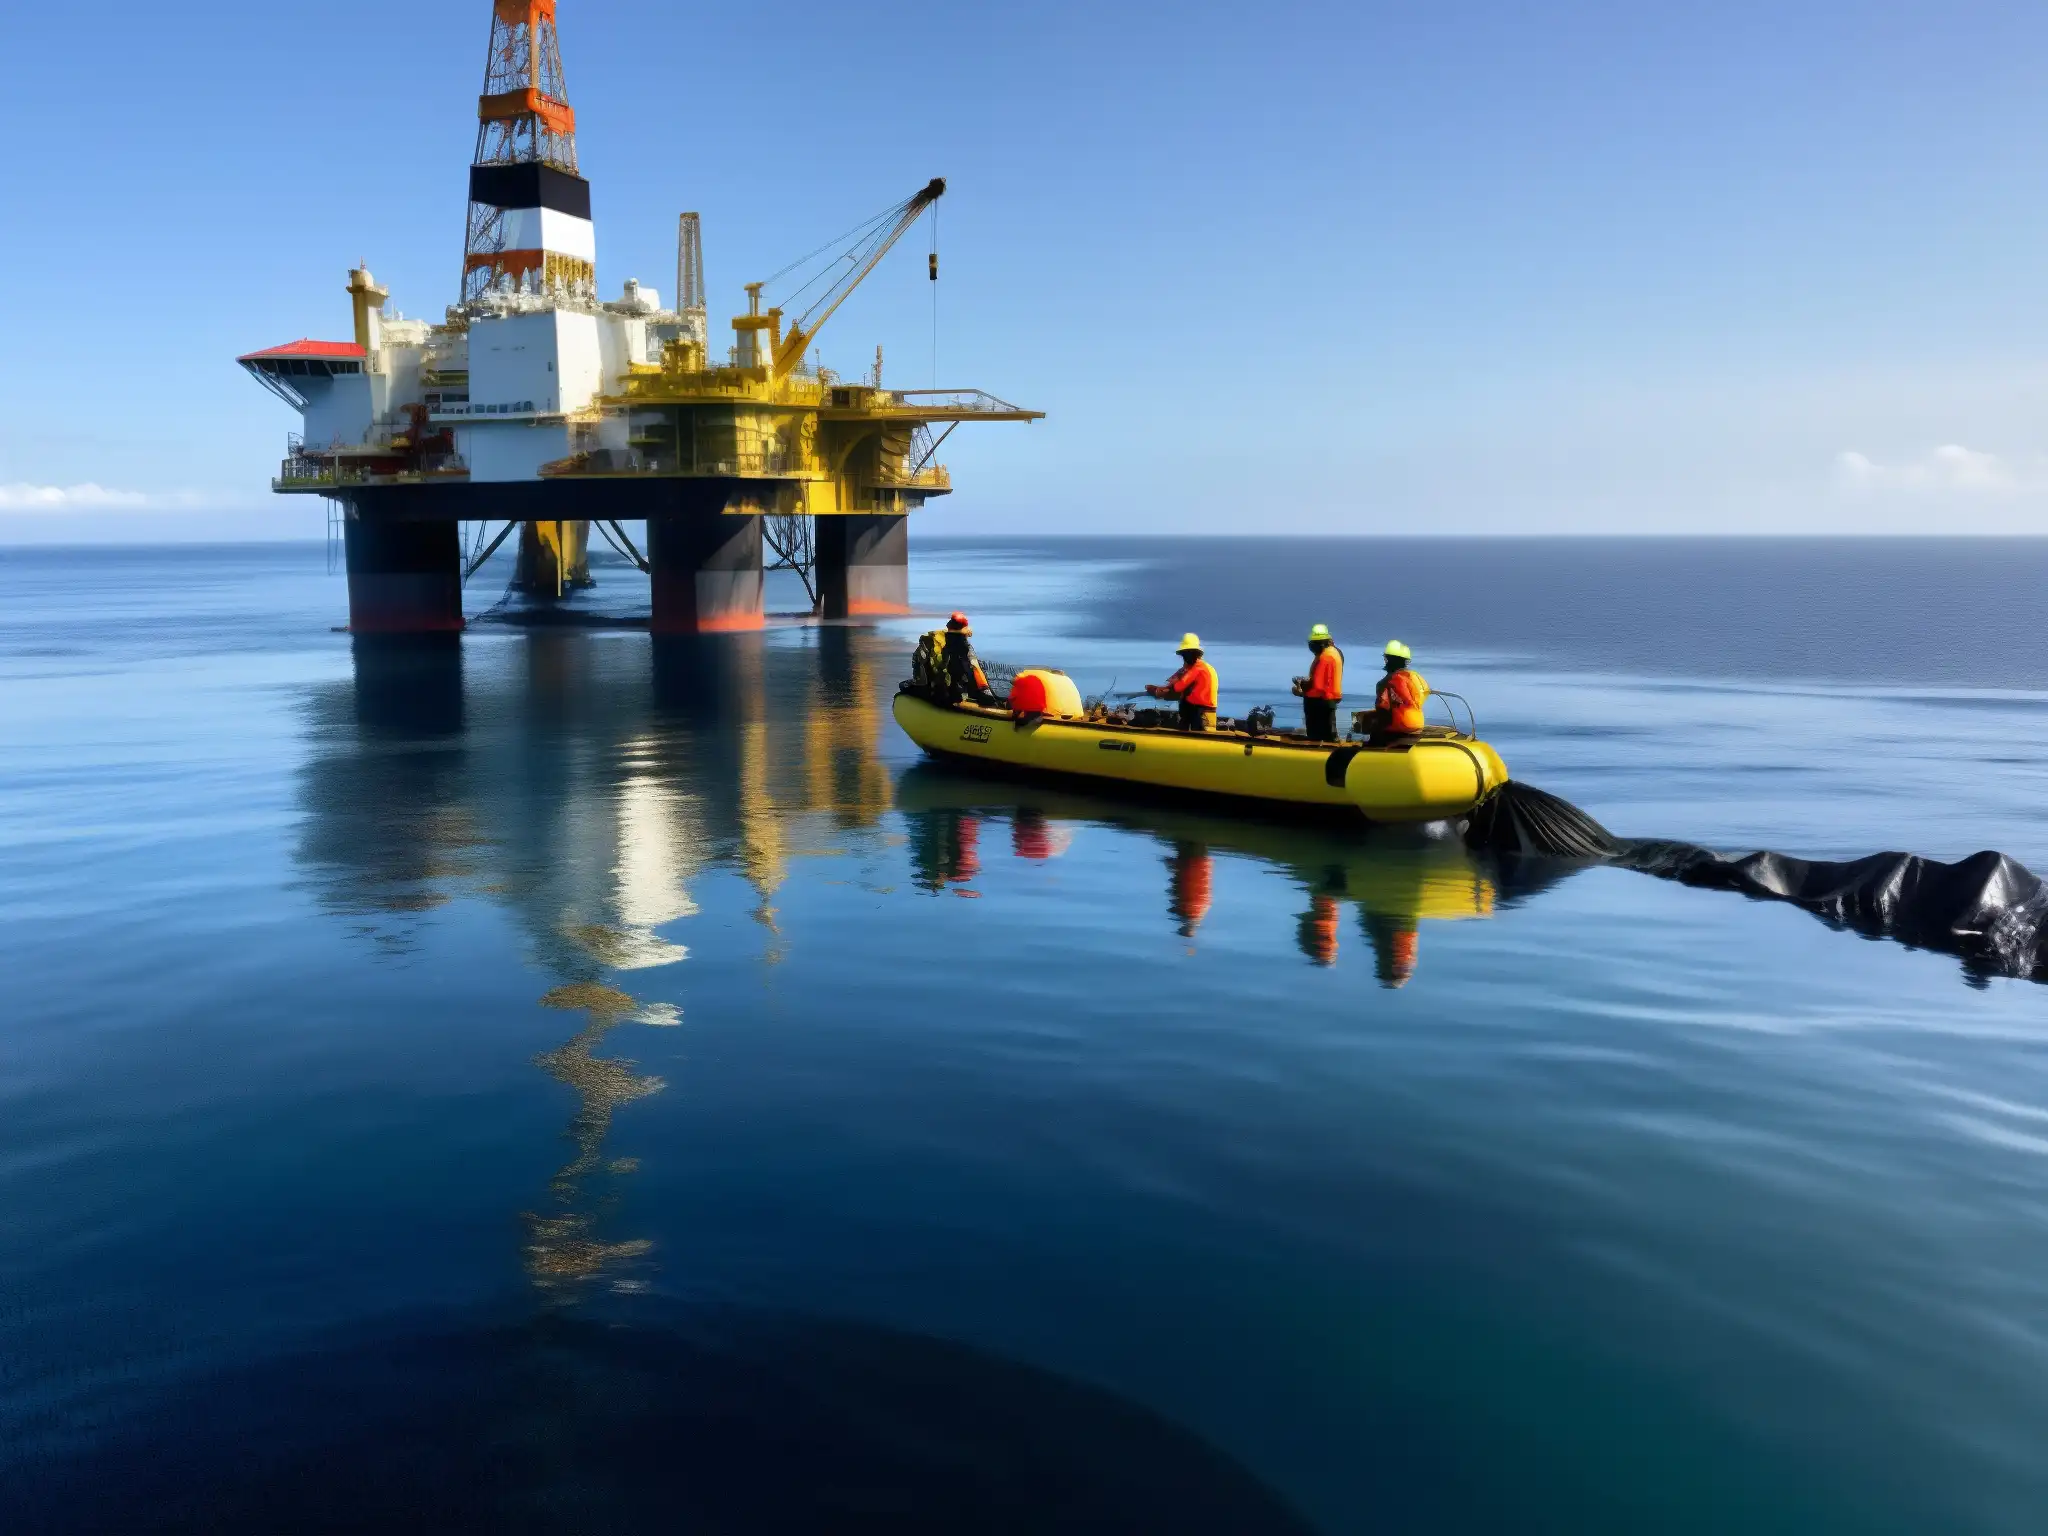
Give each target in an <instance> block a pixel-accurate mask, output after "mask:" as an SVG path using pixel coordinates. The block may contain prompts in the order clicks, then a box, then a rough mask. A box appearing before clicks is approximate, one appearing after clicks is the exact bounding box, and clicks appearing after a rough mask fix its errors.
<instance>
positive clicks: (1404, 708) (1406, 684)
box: [1372, 640, 1429, 737]
mask: <svg viewBox="0 0 2048 1536" xmlns="http://www.w3.org/2000/svg"><path fill="white" fill-rule="evenodd" d="M1414 656H1415V653H1414V652H1413V651H1411V650H1409V649H1408V647H1407V646H1405V645H1403V644H1402V643H1401V642H1400V641H1398V640H1389V641H1388V642H1387V653H1386V666H1387V675H1386V676H1385V677H1382V678H1381V679H1380V686H1379V690H1378V692H1377V693H1376V694H1375V695H1374V697H1373V712H1372V730H1373V735H1374V736H1375V737H1386V736H1419V735H1421V734H1422V705H1423V701H1424V700H1426V699H1427V698H1428V697H1429V684H1428V683H1426V682H1424V681H1423V680H1422V674H1421V673H1420V672H1415V671H1411V670H1410V669H1409V666H1408V663H1409V662H1410V661H1412V660H1413V659H1414Z"/></svg>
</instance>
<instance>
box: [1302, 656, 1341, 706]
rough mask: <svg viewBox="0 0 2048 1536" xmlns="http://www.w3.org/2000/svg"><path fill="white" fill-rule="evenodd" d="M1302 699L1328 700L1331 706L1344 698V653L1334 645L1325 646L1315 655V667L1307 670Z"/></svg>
mask: <svg viewBox="0 0 2048 1536" xmlns="http://www.w3.org/2000/svg"><path fill="white" fill-rule="evenodd" d="M1302 697H1303V698H1309V699H1328V700H1329V701H1330V702H1331V703H1332V704H1335V703H1337V702H1339V701H1340V700H1341V699H1342V698H1343V697H1344V653H1343V652H1342V651H1340V650H1338V649H1337V647H1336V646H1334V645H1326V646H1324V647H1323V648H1322V649H1321V650H1320V651H1318V652H1317V653H1316V659H1315V665H1314V666H1312V667H1310V668H1309V669H1308V688H1307V689H1306V690H1305V691H1304V693H1303V694H1302Z"/></svg>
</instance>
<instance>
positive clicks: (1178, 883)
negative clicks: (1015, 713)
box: [896, 763, 1563, 986]
mask: <svg viewBox="0 0 2048 1536" xmlns="http://www.w3.org/2000/svg"><path fill="white" fill-rule="evenodd" d="M896 803H897V807H898V809H899V810H901V811H902V812H903V813H904V815H905V816H906V817H908V818H909V820H910V822H911V826H912V832H911V848H912V853H913V857H914V859H915V860H916V863H917V878H918V883H919V884H920V885H921V886H923V887H925V888H926V889H929V890H941V889H946V888H948V887H952V886H957V885H959V884H961V883H963V882H964V881H966V880H970V879H972V878H974V877H975V876H976V875H977V874H979V873H981V872H982V856H981V851H982V849H983V848H984V846H985V845H986V842H987V840H988V834H987V832H986V830H985V827H984V823H985V822H995V823H998V824H999V823H1000V822H1002V821H1005V820H1007V821H1008V822H1009V823H1010V827H1011V843H1012V849H1013V851H1014V852H1015V853H1017V855H1018V856H1019V857H1022V858H1027V859H1031V858H1047V857H1054V856H1056V853H1055V852H1053V850H1063V849H1064V848H1065V846H1066V845H1067V844H1068V843H1069V842H1071V841H1072V839H1073V829H1074V828H1075V827H1076V826H1081V825H1089V824H1092V825H1098V826H1103V825H1106V826H1113V827H1116V828H1118V829H1119V830H1122V831H1125V832H1137V833H1143V834H1146V835H1149V836H1151V837H1154V838H1156V839H1158V840H1159V842H1161V843H1162V844H1164V845H1165V847H1166V854H1165V863H1166V870H1167V880H1166V909H1167V913H1168V915H1169V916H1170V917H1171V918H1172V920H1173V922H1174V925H1175V928H1176V930H1177V931H1178V932H1179V933H1180V935H1181V936H1182V937H1184V938H1188V939H1192V938H1194V937H1195V935H1196V933H1197V931H1198V930H1199V929H1200V927H1201V925H1202V923H1203V921H1204V920H1205V919H1206V918H1207V917H1208V915H1209V912H1210V909H1211V907H1212V906H1213V905H1214V901H1215V886H1216V873H1215V862H1216V860H1217V858H1218V857H1219V856H1220V857H1231V856H1235V857H1240V858H1248V859H1252V860H1255V861H1257V862H1259V863H1261V864H1264V865H1266V866H1268V867H1270V868H1272V869H1274V870H1276V871H1278V872H1279V873H1281V874H1282V875H1284V876H1285V877H1287V878H1288V879H1289V880H1290V881H1291V882H1292V883H1293V884H1295V885H1296V886H1297V887H1299V888H1300V890H1301V891H1302V892H1303V894H1304V897H1305V899H1306V907H1305V909H1304V911H1303V912H1302V913H1301V916H1300V919H1299V928H1298V934H1297V938H1298V941H1299V943H1300V946H1301V949H1302V952H1303V953H1304V955H1306V956H1307V957H1308V958H1309V959H1310V960H1311V961H1313V962H1315V963H1317V964H1319V965H1329V964H1333V963H1335V961H1336V959H1337V956H1338V952H1339V949H1340V947H1341V943H1342V938H1341V920H1342V914H1343V911H1344V909H1345V907H1346V906H1350V907H1352V908H1354V909H1355V910H1356V912H1357V916H1358V922H1359V926H1360V929H1361V931H1362V933H1363V935H1364V937H1365V939H1366V942H1367V944H1368V946H1369V948H1370V949H1371V951H1372V954H1373V962H1374V970H1375V973H1376V974H1377V976H1378V977H1379V979H1380V981H1382V982H1383V983H1385V984H1386V985H1388V986H1400V985H1402V984H1404V983H1405V982H1406V981H1407V980H1408V978H1409V977H1410V976H1411V975H1412V974H1413V973H1414V971H1415V967H1416V963H1417V958H1418V949H1419V942H1420V928H1421V926H1422V924H1424V923H1429V922H1454V921H1457V920H1460V919H1464V918H1479V917H1489V916H1491V915H1492V914H1493V912H1494V910H1495V909H1496V907H1497V906H1498V905H1499V904H1500V903H1501V902H1502V901H1503V900H1505V899H1512V897H1514V896H1517V895H1521V894H1524V893H1525V892H1526V891H1527V890H1528V889H1529V888H1530V887H1529V886H1528V884H1527V877H1526V876H1523V877H1522V878H1521V879H1520V880H1518V881H1517V882H1516V883H1514V884H1510V883H1509V878H1510V876H1512V875H1520V874H1521V872H1520V871H1506V870H1504V869H1503V866H1501V865H1500V864H1499V863H1498V862H1496V861H1494V860H1492V859H1490V858H1488V857H1487V856H1485V855H1482V854H1475V853H1473V852H1472V851H1471V850H1469V849H1467V848H1466V847H1465V846H1464V844H1462V843H1461V842H1459V841H1458V840H1457V839H1455V838H1450V837H1431V836H1427V835H1425V834H1422V833H1421V832H1419V831H1417V830H1413V829H1398V828H1397V829H1391V830H1384V831H1383V830H1378V829H1374V828H1371V827H1362V826H1361V827H1342V828H1337V829H1333V828H1330V827H1327V826H1315V825H1308V824H1304V823H1302V822H1300V821H1297V820H1278V819H1260V818H1257V817H1243V816H1224V815H1215V814H1204V813H1203V812H1201V811H1199V810H1193V809H1186V808H1182V807H1176V806H1150V805H1138V804H1134V803H1133V802H1131V801H1130V800H1128V799H1122V798H1115V797H1111V796H1108V795H1090V794H1088V793H1086V792H1084V791H1077V790H1068V789H1064V788H1060V787H1055V786H1051V785H1045V784H1039V783H1034V782H1031V781H1028V780H1011V779H994V778H990V777H987V776H984V775H978V774H962V773H954V772H949V771H948V770H947V769H946V767H944V766H943V765H940V764H935V763H920V764H917V765H915V766H913V767H912V768H910V769H909V770H907V771H906V772H905V773H904V774H903V775H902V776H901V777H900V778H899V779H898V780H897V783H896ZM1562 872H1563V871H1558V873H1562Z"/></svg>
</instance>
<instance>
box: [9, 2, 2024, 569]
mask: <svg viewBox="0 0 2048 1536" xmlns="http://www.w3.org/2000/svg"><path fill="white" fill-rule="evenodd" d="M560 3H561V17H562V20H561V31H562V42H563V49H564V55H565V62H566V66H567V71H568V78H569V87H570V95H571V97H572V100H573V102H574V105H575V106H576V109H577V112H578V117H579V141H580V147H581V152H582V160H583V167H584V170H585V173H586V174H587V175H588V176H589V177H590V179H591V182H592V185H593V194H594V203H595V212H596V218H597V225H598V265H599V274H600V282H601V286H602V287H603V288H604V290H605V291H606V292H607V293H611V292H615V291H616V290H617V288H618V286H619V284H620V283H621V282H622V281H623V279H624V278H626V277H628V276H637V277H639V278H641V279H642V280H643V281H646V282H650V283H653V284H655V285H657V286H658V287H659V288H660V289H661V290H662V291H663V293H664V294H666V293H668V291H669V290H670V289H671V287H672V285H673V281H674V228H675V215H676V213H677V212H678V211H679V210H681V209H683V208H696V209H699V210H701V211H702V213H703V215H704V221H705V242H706V250H707V258H708V266H709V269H710V270H709V276H710V283H711V289H712V296H713V301H714V305H713V322H714V325H717V324H718V323H719V321H720V319H721V317H722V316H723V315H726V314H730V313H733V312H735V311H736V310H737V308H738V307H739V301H740V293H739V285H740V284H741V283H742V282H744V281H746V280H747V279H749V278H752V277H759V276H765V275H766V274H767V273H769V272H771V271H773V270H774V269H775V268H777V267H780V266H781V265H783V264H784V263H785V262H786V261H788V260H789V259H790V258H791V257H793V256H795V255H798V254H800V253H801V252H803V251H805V250H807V249H809V248H810V247H811V246H813V245H815V244H817V243H818V242H819V241H820V240H823V239H825V238H826V237H828V236H830V235H832V234H834V233H836V232H837V231H839V230H841V229H843V228H845V227H847V226H849V225H852V224H853V223H855V222H857V221H858V220H859V219H861V218H863V217H864V216H866V215H867V214H870V213H872V212H875V211H876V210H878V209H880V208H882V207H884V206H886V205H887V204H889V203H891V202H893V201H895V200H897V199H898V198H900V197H902V196H905V195H907V194H908V193H909V192H910V191H912V190H914V189H915V188H916V187H918V186H920V185H921V184H922V183H923V182H924V181H925V180H926V179H927V178H928V177H930V176H932V175H935V174H937V175H944V176H946V177H947V178H948V179H949V181H950V183H951V192H950V193H949V195H948V197H947V199H946V202H945V204H944V205H943V211H942V216H941V227H940V233H941V243H942V249H943V255H944V280H943V281H942V283H941V285H940V287H941V305H942V310H941V316H940V344H939V345H940V356H939V370H938V373H939V382H940V383H942V384H946V385H963V386H964V385H973V386H979V387H982V388H986V389H990V390H992V391H994V392H996V393H998V394H1000V395H1003V396H1005V397H1006V398H1009V399H1013V400H1018V401H1021V402H1025V403H1028V404H1031V405H1035V406H1038V407H1041V408H1043V409H1045V410H1047V411H1048V412H1050V413H1051V414H1050V418H1049V420H1047V421H1046V422H1043V423H1040V424H1038V425H1035V426H1033V427H1029V428H1023V427H987V428H983V429H980V430H979V431H977V432H973V433H970V432H968V431H966V430H963V431H962V432H961V433H959V434H956V436H955V437H954V439H953V441H952V443H950V444H949V445H948V448H947V453H946V457H947V459H948V460H949V461H950V463H951V464H952V465H953V468H954V472H955V480H956V483H957V484H958V485H959V487H960V490H959V493H958V494H956V495H955V496H954V497H952V498H951V499H950V501H949V502H947V503H942V504H939V505H937V506H936V507H935V508H934V510H933V511H932V513H931V514H930V520H929V522H928V523H927V524H926V525H925V526H928V527H932V528H933V529H934V530H937V529H939V528H943V529H945V530H948V531H957V532H978V531H997V530H1001V531H1012V530H1019V531H1021V530H1044V531H1048V532H1069V531H1117V532H1182V531H1185V532H1232V531H1274V530H1286V531H1301V532H1357V533H1380V532H1401V531H1410V532H1457V533H1468V532H1469V533H1483V532H1616V531H1623V532H1700V531H1714V530H1726V531H1731V532H1754V531H1797V532H1810V531H1845V532H1852V531H1885V532H1903V531H1920V530H1924V531H1936V532H1961V531H1980V532H2022V531H2028V532H2030V531H2034V530H2035V529H2037V528H2040V527H2043V526H2044V524H2043V521H2042V514H2043V512H2044V511H2048V301H2044V298H2043V278H2044V268H2048V262H2044V257H2048V239H2044V236H2048V229H2044V209H2048V184H2044V183H2048V153H2044V152H2048V92H2043V91H2042V90H2041V88H2040V71H2041V67H2042V64H2043V62H2044V60H2048V7H2042V6H2038V5H2035V6H2019V5H2013V6H1988V5H1969V4H1949V5H1941V6H1937V5H1887V4H1882V3H1864V4H1854V5H1851V4H1821V3H1804V4H1801V3H1797V0H1779V3H1777V4H1770V5H1763V4H1757V5H1751V4H1748V3H1745V0H1733V3H1727V0H1724V3H1720V4H1717V5H1714V6H1689V7H1678V6H1666V5H1644V4H1637V5H1632V6H1622V5H1604V4H1576V5H1575V4H1569V3H1560V4H1556V5H1551V6H1528V5H1508V4H1499V5H1485V4H1456V3H1445V4H1437V5H1427V6H1424V5H1399V6H1392V5H1377V6H1376V5H1369V4H1368V5H1360V4H1355V3H1354V4H1346V5H1336V4H1329V5H1323V4H1295V5H1267V6H1263V7H1261V6H1252V5H1245V4H1235V5H1229V6H1223V5H1206V4H1199V5H1182V6H1161V5H1125V6H1107V5H1101V4H1071V3H1068V0H1046V3H1040V4H1036V5H1032V6H962V5H957V4H956V5H947V6H927V5H920V4H914V3H906V4H900V5H896V6H892V7H888V8H885V9H883V10H875V9H873V8H861V7H846V6H836V5H835V6H819V5H808V4H781V5H776V4H762V5H755V6H744V7H738V6H710V5H696V4H690V5H676V6H666V7H663V6H652V7H650V6H648V5H645V4H636V5H626V4H622V3H617V0H560ZM16 10H17V14H16V15H14V16H13V17H11V18H10V23H9V37H10V43H11V45H12V46H11V50H10V51H11V54H12V57H13V58H14V59H15V61H16V67H15V68H14V69H13V70H12V71H11V72H10V73H11V77H12V80H11V86H10V97H11V102H10V105H11V108H12V112H11V115H12V117H13V120H14V122H15V125H16V126H15V130H14V132H15V135H16V143H17V147H18V149H20V150H24V151H26V152H24V153H16V154H14V155H11V156H9V157H7V159H6V161H5V163H4V165H0V199H4V201H0V206H4V207H5V208H6V210H7V220H6V225H7V228H8V230H9V238H7V239H6V240H4V241H0V296H4V297H0V305H4V306H5V310H4V319H5V331H4V334H5V336H6V351H5V355H6V357H7V360H8V362H9V363H10V365H11V366H9V367H7V368H6V369H5V370H4V371H0V488H4V489H0V538H48V537H58V536H81V537H86V536H100V535H101V534H104V533H109V532H113V533H118V534H120V535H122V536H150V535H157V536H161V534H162V533H164V532H168V531H171V530H172V529H178V530H181V531H187V532H191V531H197V532H211V533H218V534H232V535H239V534H244V533H249V532H252V531H264V532H277V533H289V534H296V535H302V536H303V535H311V534H315V533H317V532H318V531H319V529H320V526H321V515H320V513H319V511H318V510H317V507H311V506H308V505H306V504H305V503H303V502H298V501H287V500H284V499H282V498H278V499H272V498H270V497H268V495H267V492H266V490H265V487H266V484H267V476H268V475H269V473H270V472H271V470H272V468H273V466H274V463H275V461H276V460H277V458H278V457H279V456H280V454H281V452H282V449H283V445H284V437H285V433H286V431H287V430H288V429H289V428H290V427H291V426H293V425H294V424H295V418H294V417H292V416H291V415H290V413H288V412H287V411H285V410H284V408H283V407H282V406H281V405H279V404H278V403H277V402H275V401H273V400H271V399H270V398H269V397H268V396H267V395H265V394H264V393H263V392H262V391H261V390H259V389H258V388H257V387H256V385H255V384H254V383H253V382H251V381H250V380H248V379H247V378H246V377H244V376H243V375H242V373H241V372H240V371H239V370H238V369H236V368H235V367H234V366H233V363H232V359H233V358H234V356H235V355H236V354H238V353H240V352H243V351H247V350H251V349H253V348H256V347H259V346H263V345H268V344H271V343H275V342H280V341H285V340H289V339H292V338H295V337H298V336H301V335H312V336H316V337H337V338H339V337H345V336H346V335H347V334H348V309H347V301H346V299H345V298H344V296H343V294H342V291H341V289H342V283H343V281H344V276H345V272H346V269H347V268H348V267H349V266H350V265H352V264H353V263H354V262H355V261H357V260H359V259H367V260H368V261H369V263H370V265H371V266H372V268H373V269H374V270H375V272H376V273H377V276H378V278H379V279H380V281H383V282H385V283H387V284H388V285H389V286H390V287H391V289H392V293H393V298H392V303H393V305H394V307H396V308H398V309H401V310H403V311H404V312H406V313H407V314H421V315H433V316H438V314H439V312H440V309H441V307H442V306H443V305H445V304H446V303H447V302H448V301H449V300H450V298H452V297H453V290H454V286H455V281H456V275H457V269H458V266H459V262H460V255H461V225H462V217H463V200H464V189H465V173H466V166H467V163H468V159H469V155H470V151H471V148H472V144H473V140H474V135H475V115H474V114H475V96H476V93H477V91H478V89H479V84H480V76H481V72H482V65H483V54H484V45H485V40H486V36H487V32H488V18H489V5H488V3H487V0H429V3H427V4H413V5H399V4H395V3H390V0H358V3H357V4H355V5H353V6H351V7H345V8H339V9H337V8H335V7H331V6H317V7H316V6H297V5H293V6H274V5H257V4H255V3H253V0H192V3H190V4H188V5H186V6H185V7H182V8H181V9H180V10H178V11H177V12H176V13H168V12H165V11H164V10H163V9H162V8H161V7H157V6H152V7H146V8H145V7H142V6H138V5H131V4H128V3H125V0H102V3H100V4H98V5H95V6H93V7H90V8H86V9H79V8H76V7H69V8H64V7H17V8H16ZM923 239H924V236H923V234H922V232H920V233H918V234H916V235H913V236H912V237H911V238H910V240H909V241H908V242H907V243H906V246H905V248H903V249H900V250H899V251H898V252H897V253H896V255H895V256H894V257H892V258H891V261H890V263H889V264H888V265H886V266H885V267H884V268H883V269H882V270H881V271H880V272H878V273H877V275H876V276H875V278H873V279H871V280H870V283H869V285H868V286H867V287H866V288H864V289H863V290H862V291H861V292H860V293H859V294H858V295H857V296H856V297H855V299H854V300H853V301H852V302H850V303H849V304H848V305H847V306H846V307H845V308H844V309H842V310H841V311H840V313H839V314H838V316H837V317H835V318H834V320H833V321H832V323H831V325H830V327H829V328H828V329H827V331H826V333H825V336H824V338H823V340H822V342H821V345H820V353H821V355H822V358H823V360H824V361H825V362H827V363H829V364H832V365H834V366H838V367H840V368H842V369H843V370H844V371H848V372H853V371H857V370H859V369H862V368H864V367H865V366H866V365H867V362H868V361H869V359H870V358H871V357H872V351H873V347H874V345H875V344H876V343H877V342H881V343H883V344H884V345H885V346H886V347H887V349H888V353H889V357H890V359H891V363H890V370H889V371H890V374H891V377H892V380H894V381H897V382H903V383H917V384H923V383H927V382H930V379H931V316H930V309H929V294H928V285H927V284H926V282H925V280H924V274H923V270H922V268H923V262H922V259H921V255H920V251H921V242H922V241H923ZM81 487H85V488H88V489H80V488H81ZM91 487H97V488H99V489H98V490H97V491H95V490H92V489H89V488H91ZM31 503H33V504H34V505H33V506H31V505H30V504H31Z"/></svg>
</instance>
